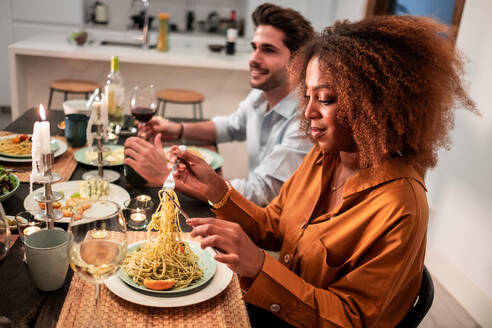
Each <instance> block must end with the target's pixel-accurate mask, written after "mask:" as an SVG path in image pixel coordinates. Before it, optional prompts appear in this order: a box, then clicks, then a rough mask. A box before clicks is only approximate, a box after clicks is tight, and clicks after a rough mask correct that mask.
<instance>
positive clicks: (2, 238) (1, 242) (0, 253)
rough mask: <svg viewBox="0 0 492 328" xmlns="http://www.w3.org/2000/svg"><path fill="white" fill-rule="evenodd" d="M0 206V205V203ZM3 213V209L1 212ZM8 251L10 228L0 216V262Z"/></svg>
mask: <svg viewBox="0 0 492 328" xmlns="http://www.w3.org/2000/svg"><path fill="white" fill-rule="evenodd" d="M0 206H2V205H1V203H0ZM1 212H2V213H3V209H2V211H1ZM9 249H10V228H9V221H8V220H7V218H6V217H5V216H3V215H0V260H2V259H3V258H4V257H5V256H7V253H8V252H9Z"/></svg>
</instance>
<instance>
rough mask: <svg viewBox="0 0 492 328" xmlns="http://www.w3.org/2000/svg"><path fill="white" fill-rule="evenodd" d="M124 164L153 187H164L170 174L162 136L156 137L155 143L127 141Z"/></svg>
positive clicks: (135, 140) (157, 135) (134, 139)
mask: <svg viewBox="0 0 492 328" xmlns="http://www.w3.org/2000/svg"><path fill="white" fill-rule="evenodd" d="M124 163H125V164H126V165H129V166H130V167H131V168H132V169H134V170H135V172H137V173H138V174H140V175H141V176H142V177H143V178H144V179H145V180H147V182H148V184H149V185H151V186H162V184H163V183H164V180H165V179H166V177H167V175H168V174H169V170H168V169H167V168H166V164H167V157H166V154H165V153H164V150H163V149H162V142H161V134H160V133H158V134H156V135H155V137H154V143H153V144H152V143H150V142H148V141H146V140H144V139H142V138H137V137H130V138H128V139H126V141H125V160H124Z"/></svg>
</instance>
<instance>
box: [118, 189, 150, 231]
mask: <svg viewBox="0 0 492 328" xmlns="http://www.w3.org/2000/svg"><path fill="white" fill-rule="evenodd" d="M123 205H124V209H123V211H124V213H125V218H126V225H127V226H128V227H130V228H132V229H134V230H144V229H146V228H147V226H148V225H149V222H150V220H151V219H152V214H153V212H154V202H153V201H152V199H151V198H150V196H148V195H138V196H137V197H135V198H131V199H128V200H127V201H125V202H124V203H123Z"/></svg>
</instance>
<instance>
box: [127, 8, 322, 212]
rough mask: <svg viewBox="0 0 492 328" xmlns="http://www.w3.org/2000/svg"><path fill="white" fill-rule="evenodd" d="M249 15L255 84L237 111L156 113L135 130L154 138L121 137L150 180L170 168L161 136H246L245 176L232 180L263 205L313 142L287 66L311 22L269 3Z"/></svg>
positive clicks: (131, 160) (156, 181) (158, 180)
mask: <svg viewBox="0 0 492 328" xmlns="http://www.w3.org/2000/svg"><path fill="white" fill-rule="evenodd" d="M252 19H253V21H254V23H255V26H256V30H255V33H254V36H253V39H252V41H251V47H252V53H251V56H250V61H249V65H250V85H251V87H252V88H253V90H252V91H251V92H250V94H249V95H248V96H247V97H246V99H244V100H243V101H242V102H241V103H240V104H239V108H238V109H237V111H236V112H234V113H232V114H230V115H227V116H218V117H214V118H213V119H212V120H210V121H205V122H197V123H175V122H170V121H168V120H166V119H164V118H162V117H155V118H154V119H152V120H151V121H150V122H148V123H147V124H146V125H145V127H144V128H143V129H142V130H141V131H140V132H139V134H140V136H143V137H144V138H145V139H147V140H153V142H154V143H153V144H152V143H150V142H148V141H146V140H144V139H142V138H129V139H127V141H126V142H125V155H126V159H125V164H127V165H129V166H130V167H132V168H133V169H134V170H135V171H136V172H137V173H139V174H140V175H141V176H142V177H143V178H145V179H146V180H147V181H148V183H149V184H151V185H156V186H160V185H162V184H163V182H164V180H165V179H166V177H167V175H168V174H169V170H168V169H167V168H166V165H165V163H166V157H165V155H164V153H163V151H162V144H161V140H162V139H164V140H176V139H182V138H184V139H194V140H204V141H210V142H214V143H221V142H230V141H245V140H247V143H248V164H249V170H248V171H249V172H248V178H247V179H232V180H231V181H230V182H231V185H232V186H233V187H234V188H235V189H236V190H238V191H239V192H240V193H242V194H243V195H244V196H245V197H246V198H248V199H249V200H251V201H253V202H255V203H256V204H258V205H260V206H264V205H267V204H268V203H269V202H270V201H271V200H272V199H273V198H274V197H275V196H276V195H277V194H278V192H279V190H280V187H281V186H282V184H283V183H284V182H285V181H286V180H287V179H288V178H289V177H290V175H291V174H292V173H293V172H294V171H295V170H296V169H297V167H298V166H299V164H300V163H301V162H302V160H303V158H304V156H305V155H306V153H307V152H308V151H309V149H310V148H311V147H312V143H311V142H310V141H309V140H308V139H307V138H305V136H304V135H303V133H302V132H301V131H300V130H299V121H298V119H297V112H296V109H297V94H296V91H295V90H293V89H292V86H291V85H290V83H289V73H288V68H287V66H288V63H289V59H290V57H291V55H292V53H293V52H294V51H296V50H297V49H298V48H300V47H301V46H302V45H303V44H304V42H306V41H307V40H309V39H310V38H311V37H312V36H313V34H314V31H313V28H312V27H311V24H310V23H309V22H308V21H307V20H306V19H305V18H304V17H303V16H302V15H301V14H300V13H298V12H297V11H295V10H292V9H289V8H282V7H278V6H275V5H272V4H263V5H260V6H259V7H258V8H256V9H255V11H254V12H253V14H252ZM176 189H177V190H178V191H182V192H185V193H188V194H191V195H192V196H195V197H197V198H199V196H198V195H194V194H193V191H192V190H188V189H187V188H186V185H180V184H177V185H176Z"/></svg>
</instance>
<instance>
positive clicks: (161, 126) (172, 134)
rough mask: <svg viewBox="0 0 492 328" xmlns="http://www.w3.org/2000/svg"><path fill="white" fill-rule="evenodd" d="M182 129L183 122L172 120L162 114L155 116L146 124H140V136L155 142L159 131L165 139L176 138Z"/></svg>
mask: <svg viewBox="0 0 492 328" xmlns="http://www.w3.org/2000/svg"><path fill="white" fill-rule="evenodd" d="M180 131H181V124H179V123H175V122H171V121H169V120H166V119H165V118H163V117H160V116H156V117H153V118H152V119H151V120H150V121H148V122H147V123H146V124H145V125H144V124H142V123H139V124H138V136H139V137H141V138H143V139H145V140H148V141H150V142H153V141H154V140H155V136H156V135H157V134H159V133H161V135H162V139H163V140H176V139H178V137H179V134H180Z"/></svg>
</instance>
